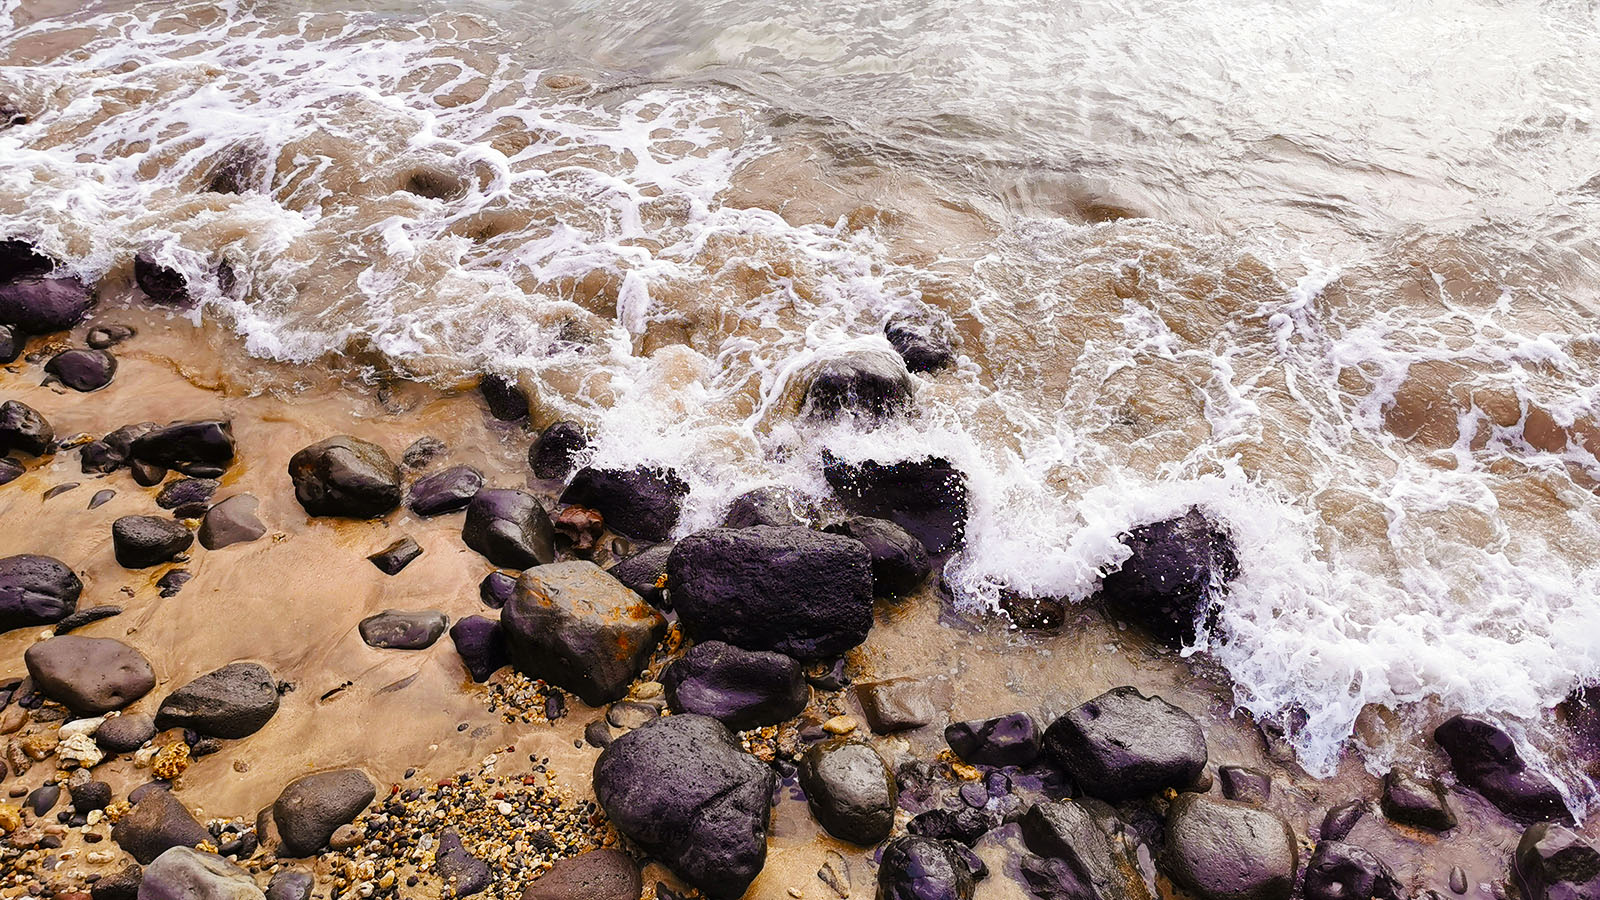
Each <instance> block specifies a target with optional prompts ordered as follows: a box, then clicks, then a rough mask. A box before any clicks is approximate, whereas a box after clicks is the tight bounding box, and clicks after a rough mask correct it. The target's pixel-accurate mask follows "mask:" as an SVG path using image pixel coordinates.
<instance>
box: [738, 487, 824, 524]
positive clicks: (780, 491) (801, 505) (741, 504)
mask: <svg viewBox="0 0 1600 900" xmlns="http://www.w3.org/2000/svg"><path fill="white" fill-rule="evenodd" d="M810 513H811V510H810V508H809V504H808V503H807V502H806V500H805V498H804V497H802V496H800V494H799V493H798V492H797V491H795V490H794V489H793V488H787V487H781V486H777V485H773V486H770V487H760V488H756V489H755V490H753V491H746V492H745V493H743V494H740V495H739V496H738V497H735V498H734V500H733V504H732V505H731V506H729V507H728V512H727V514H726V515H724V516H723V518H722V527H723V528H749V527H751V526H753V525H771V526H773V527H775V528H781V527H783V526H786V525H809V524H810Z"/></svg>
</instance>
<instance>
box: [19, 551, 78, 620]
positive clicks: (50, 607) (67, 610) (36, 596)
mask: <svg viewBox="0 0 1600 900" xmlns="http://www.w3.org/2000/svg"><path fill="white" fill-rule="evenodd" d="M81 593H83V582H82V581H79V580H78V576H77V575H74V574H73V573H72V570H71V569H69V568H67V566H66V564H65V563H63V562H61V561H60V560H57V559H52V558H51V557H48V556H35V555H32V554H24V555H21V556H8V557H5V558H4V559H0V632H4V631H10V630H11V629H13V628H30V627H34V626H39V625H50V624H53V623H55V622H59V621H61V620H62V619H65V618H66V617H67V616H70V615H72V613H73V611H74V610H76V609H77V608H78V595H79V594H81Z"/></svg>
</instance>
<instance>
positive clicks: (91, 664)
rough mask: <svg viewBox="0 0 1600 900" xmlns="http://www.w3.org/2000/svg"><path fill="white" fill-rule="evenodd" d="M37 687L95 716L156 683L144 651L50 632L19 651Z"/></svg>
mask: <svg viewBox="0 0 1600 900" xmlns="http://www.w3.org/2000/svg"><path fill="white" fill-rule="evenodd" d="M23 661H24V662H25V663H26V664H27V666H28V674H29V675H30V676H32V678H33V682H34V685H35V686H36V687H37V688H38V690H39V692H40V693H42V694H44V695H45V696H46V697H49V698H50V699H52V700H55V701H57V702H58V703H61V704H62V705H64V706H66V707H67V708H68V709H70V710H72V711H73V712H74V713H76V714H78V715H80V716H98V715H101V714H103V713H108V712H111V711H113V710H118V709H121V708H123V707H124V706H127V705H128V704H130V703H132V702H133V701H135V700H138V699H139V698H140V697H143V696H144V695H145V694H147V693H149V692H150V689H151V688H153V687H155V684H156V678H155V672H154V670H152V669H151V668H150V661H149V660H148V659H145V658H144V654H142V653H140V652H139V651H138V650H135V649H133V648H132V647H129V646H128V645H127V644H124V643H122V642H121V641H115V640H111V639H110V638H90V637H79V636H77V635H75V634H69V635H62V636H61V637H53V638H50V639H48V640H44V641H39V642H38V643H35V644H33V645H31V646H29V647H28V649H27V652H26V653H24V654H23Z"/></svg>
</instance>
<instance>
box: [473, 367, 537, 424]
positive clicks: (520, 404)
mask: <svg viewBox="0 0 1600 900" xmlns="http://www.w3.org/2000/svg"><path fill="white" fill-rule="evenodd" d="M478 392H479V393H481V394H483V401H484V403H486V404H487V405H488V407H489V414H490V415H492V416H494V417H495V418H496V419H499V420H500V421H502V422H518V421H521V420H522V419H526V418H527V417H528V395H527V394H525V393H523V392H522V388H520V387H518V386H517V382H516V381H515V380H513V379H511V378H509V377H507V376H505V375H499V374H489V375H485V376H483V379H482V380H481V381H479V382H478Z"/></svg>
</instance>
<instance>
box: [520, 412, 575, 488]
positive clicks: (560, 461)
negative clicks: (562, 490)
mask: <svg viewBox="0 0 1600 900" xmlns="http://www.w3.org/2000/svg"><path fill="white" fill-rule="evenodd" d="M588 447H589V436H588V435H587V434H585V433H584V430H583V426H582V425H579V424H578V423H577V422H556V423H555V424H553V425H551V426H550V427H549V428H546V429H545V430H544V431H543V432H541V433H540V434H539V439H538V440H536V441H534V442H533V446H531V447H529V448H528V467H529V468H531V469H533V474H534V475H535V476H536V477H538V478H565V477H567V476H568V475H571V474H572V470H573V469H574V468H576V467H577V462H578V457H579V456H581V455H582V454H583V451H584V450H586V449H588Z"/></svg>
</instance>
